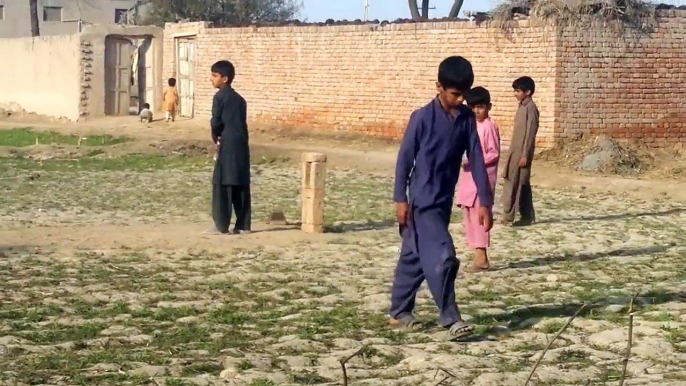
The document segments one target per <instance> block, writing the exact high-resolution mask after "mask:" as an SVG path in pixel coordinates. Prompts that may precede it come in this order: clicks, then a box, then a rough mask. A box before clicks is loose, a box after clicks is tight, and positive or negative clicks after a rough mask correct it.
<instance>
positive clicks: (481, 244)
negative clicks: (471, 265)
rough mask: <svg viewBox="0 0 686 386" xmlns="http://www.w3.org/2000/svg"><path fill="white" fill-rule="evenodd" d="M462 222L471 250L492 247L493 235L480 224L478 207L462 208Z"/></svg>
mask: <svg viewBox="0 0 686 386" xmlns="http://www.w3.org/2000/svg"><path fill="white" fill-rule="evenodd" d="M462 221H463V222H464V231H465V234H466V236H467V245H469V248H470V249H477V248H484V249H485V248H488V247H490V246H491V234H490V232H486V231H484V229H483V228H482V227H481V224H479V211H478V208H477V207H471V208H468V207H466V206H462Z"/></svg>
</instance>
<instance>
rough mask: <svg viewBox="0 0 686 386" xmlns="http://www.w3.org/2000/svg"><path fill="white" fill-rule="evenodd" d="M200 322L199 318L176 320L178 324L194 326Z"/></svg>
mask: <svg viewBox="0 0 686 386" xmlns="http://www.w3.org/2000/svg"><path fill="white" fill-rule="evenodd" d="M197 321H198V317H197V316H184V317H183V318H178V319H176V323H180V324H192V323H195V322H197Z"/></svg>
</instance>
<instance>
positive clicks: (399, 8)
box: [300, 0, 686, 22]
mask: <svg viewBox="0 0 686 386" xmlns="http://www.w3.org/2000/svg"><path fill="white" fill-rule="evenodd" d="M364 1H365V0H303V2H304V9H303V11H302V14H301V16H300V18H301V19H305V18H306V19H307V21H309V22H322V21H326V19H334V20H343V19H347V20H355V19H362V16H363V14H364ZM453 2H454V1H453V0H432V1H431V6H432V7H436V9H435V10H431V11H429V17H431V18H434V17H435V18H440V17H445V16H448V12H449V11H450V7H451V6H452V5H453ZM655 2H656V3H666V4H674V5H686V0H656V1H655ZM498 3H500V0H465V2H464V5H463V6H462V10H461V11H460V16H462V13H463V12H464V11H488V10H490V9H492V8H494V7H495V5H496V4H498ZM407 4H408V2H407V0H369V5H370V7H369V20H374V19H379V20H389V21H393V20H395V19H400V18H403V19H409V18H410V8H409V7H408V5H407Z"/></svg>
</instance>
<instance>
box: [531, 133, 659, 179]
mask: <svg viewBox="0 0 686 386" xmlns="http://www.w3.org/2000/svg"><path fill="white" fill-rule="evenodd" d="M539 157H540V158H541V159H542V160H545V161H549V162H551V163H553V164H556V165H560V166H566V167H569V168H571V169H575V170H580V171H586V172H594V173H603V174H616V175H623V176H627V175H637V174H642V173H644V172H646V171H648V170H651V169H653V166H654V161H655V155H654V154H653V153H652V152H651V150H649V149H648V148H646V147H645V146H641V145H638V144H622V143H619V142H617V141H615V140H614V139H611V138H607V137H604V136H599V137H594V138H584V137H578V138H575V139H572V140H567V141H563V142H560V143H558V145H557V146H556V147H555V148H553V149H548V150H544V151H543V152H541V154H540V155H539Z"/></svg>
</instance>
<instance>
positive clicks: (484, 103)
mask: <svg viewBox="0 0 686 386" xmlns="http://www.w3.org/2000/svg"><path fill="white" fill-rule="evenodd" d="M467 105H469V107H471V108H472V110H474V114H475V115H476V129H477V132H478V134H479V141H480V142H481V149H482V153H483V155H484V163H485V164H486V172H487V173H488V182H489V183H490V187H491V194H495V185H496V182H497V176H498V161H500V131H499V130H498V126H497V125H496V124H495V123H494V122H493V121H492V120H491V118H490V117H489V112H490V111H491V94H490V93H489V92H488V90H486V89H485V88H483V87H475V88H473V89H472V90H471V91H470V92H469V93H468V94H467ZM457 185H458V186H457V197H456V203H457V205H458V206H460V207H462V220H463V222H464V229H465V234H466V236H467V244H468V245H469V248H470V249H473V250H474V262H473V263H472V265H471V267H465V269H464V271H465V272H472V273H474V272H480V271H485V270H487V269H488V268H490V262H489V260H488V253H487V249H488V247H490V243H491V235H490V232H489V231H487V230H486V229H484V228H483V227H482V226H481V224H480V223H479V216H478V211H477V209H478V208H479V206H480V202H479V196H478V194H477V188H476V184H475V183H474V179H473V178H472V169H471V166H470V165H469V162H463V164H462V175H461V176H460V179H459V180H458V183H457Z"/></svg>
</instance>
